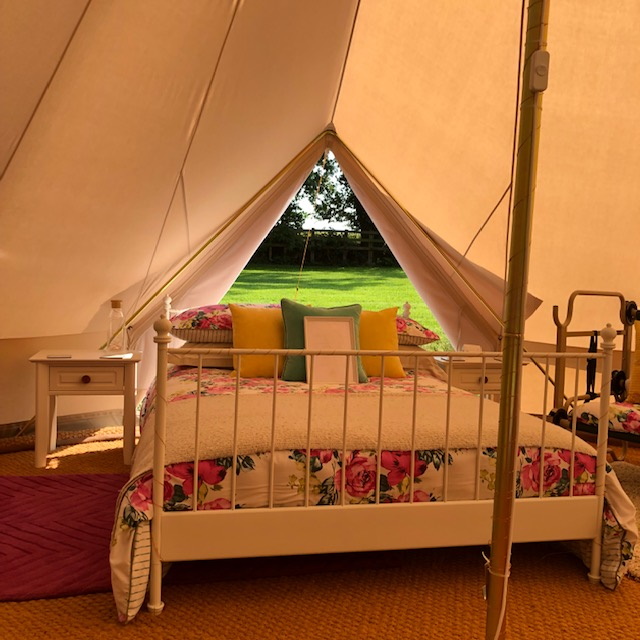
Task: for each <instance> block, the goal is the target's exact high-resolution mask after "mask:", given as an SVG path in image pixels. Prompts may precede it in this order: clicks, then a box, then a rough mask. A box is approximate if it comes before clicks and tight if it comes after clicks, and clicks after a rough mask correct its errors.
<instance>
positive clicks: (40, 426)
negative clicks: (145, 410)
mask: <svg viewBox="0 0 640 640" xmlns="http://www.w3.org/2000/svg"><path fill="white" fill-rule="evenodd" d="M106 355H109V352H105V351H78V350H75V349H70V350H60V349H58V350H56V351H53V350H47V351H39V352H38V353H36V354H35V355H34V356H32V357H31V358H29V360H30V361H31V362H33V363H35V365H36V446H35V449H36V451H35V462H36V467H38V468H42V467H45V466H46V464H47V453H50V452H52V451H54V450H55V448H56V439H57V435H58V421H57V405H58V396H118V395H121V396H124V411H123V417H122V422H123V427H124V444H123V452H124V462H125V464H131V456H132V455H133V448H134V445H135V428H136V400H135V397H136V365H137V364H138V362H140V359H141V357H142V356H141V354H140V353H139V352H132V355H131V357H130V358H128V359H116V358H113V357H110V358H104V356H106Z"/></svg>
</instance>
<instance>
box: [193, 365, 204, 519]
mask: <svg viewBox="0 0 640 640" xmlns="http://www.w3.org/2000/svg"><path fill="white" fill-rule="evenodd" d="M201 394H202V354H199V355H198V378H197V382H196V432H195V436H194V437H195V446H194V450H195V451H194V458H193V496H192V502H191V504H192V507H191V509H192V513H195V512H196V511H197V510H198V496H199V495H200V491H199V488H200V487H199V482H198V481H199V477H198V476H199V464H200V396H201Z"/></svg>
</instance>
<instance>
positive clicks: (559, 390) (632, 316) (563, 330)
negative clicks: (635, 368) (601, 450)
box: [553, 290, 640, 460]
mask: <svg viewBox="0 0 640 640" xmlns="http://www.w3.org/2000/svg"><path fill="white" fill-rule="evenodd" d="M579 297H599V298H617V299H618V300H619V301H620V308H619V319H620V325H621V327H620V328H618V329H617V330H616V335H617V336H622V354H621V365H620V369H619V370H617V371H612V372H611V373H610V374H609V375H611V374H613V376H614V377H615V378H616V384H615V385H613V386H612V385H610V387H609V388H610V393H611V394H614V395H616V396H617V398H620V399H621V400H624V398H625V397H626V391H625V389H624V385H625V382H626V381H627V380H628V378H629V375H630V372H631V358H632V349H631V344H632V332H633V325H634V323H635V321H636V317H637V311H638V308H637V305H636V303H635V302H634V301H632V300H627V299H626V298H625V296H624V295H623V294H622V293H620V292H618V291H592V290H577V291H574V292H573V293H571V295H570V296H569V298H568V301H567V315H566V317H565V320H564V321H561V320H560V317H559V312H558V305H554V307H553V321H554V323H555V325H556V351H558V352H565V351H566V350H567V339H568V338H575V337H585V338H588V337H592V336H593V335H594V333H596V334H597V331H594V330H575V329H572V330H569V325H570V324H571V321H572V319H573V310H574V304H575V302H576V299H577V298H579ZM593 364H595V363H593ZM566 368H567V359H564V358H563V359H560V360H558V361H557V364H556V370H555V388H554V396H553V405H554V410H553V419H554V422H555V423H556V424H559V425H561V426H563V427H565V428H572V425H573V424H575V427H573V428H575V429H577V431H579V432H583V433H589V434H592V435H596V434H597V433H598V430H599V427H598V428H597V427H595V426H593V425H590V424H587V423H585V422H583V421H581V420H580V419H579V418H577V417H576V418H575V419H572V418H571V417H570V416H569V412H570V411H571V409H572V408H575V407H576V406H577V404H578V403H579V402H581V401H589V400H593V399H594V398H596V397H598V395H599V394H596V393H592V392H590V391H589V389H587V392H586V393H585V394H579V393H578V389H577V386H576V388H575V389H574V393H573V395H572V396H570V397H566V395H565V380H566ZM576 368H577V367H576ZM602 375H603V376H604V375H605V372H604V371H603V372H602ZM576 382H577V377H576ZM612 382H613V381H612ZM587 387H589V381H588V382H587ZM614 387H615V388H614ZM608 437H609V439H612V440H619V441H620V442H621V443H622V455H621V456H616V454H615V453H614V452H613V451H612V450H611V451H610V453H611V455H612V457H613V458H614V459H616V460H624V458H625V456H626V453H627V447H628V443H629V442H631V443H634V444H640V436H639V435H637V434H634V433H626V432H623V431H616V430H613V429H610V430H609V434H608Z"/></svg>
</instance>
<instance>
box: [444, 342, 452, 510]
mask: <svg viewBox="0 0 640 640" xmlns="http://www.w3.org/2000/svg"><path fill="white" fill-rule="evenodd" d="M447 371H448V375H447V409H446V413H445V420H444V460H443V461H442V500H443V502H447V498H448V489H449V486H448V485H449V433H450V429H451V387H452V385H451V378H452V376H453V360H452V356H451V355H450V356H449V367H448V369H447Z"/></svg>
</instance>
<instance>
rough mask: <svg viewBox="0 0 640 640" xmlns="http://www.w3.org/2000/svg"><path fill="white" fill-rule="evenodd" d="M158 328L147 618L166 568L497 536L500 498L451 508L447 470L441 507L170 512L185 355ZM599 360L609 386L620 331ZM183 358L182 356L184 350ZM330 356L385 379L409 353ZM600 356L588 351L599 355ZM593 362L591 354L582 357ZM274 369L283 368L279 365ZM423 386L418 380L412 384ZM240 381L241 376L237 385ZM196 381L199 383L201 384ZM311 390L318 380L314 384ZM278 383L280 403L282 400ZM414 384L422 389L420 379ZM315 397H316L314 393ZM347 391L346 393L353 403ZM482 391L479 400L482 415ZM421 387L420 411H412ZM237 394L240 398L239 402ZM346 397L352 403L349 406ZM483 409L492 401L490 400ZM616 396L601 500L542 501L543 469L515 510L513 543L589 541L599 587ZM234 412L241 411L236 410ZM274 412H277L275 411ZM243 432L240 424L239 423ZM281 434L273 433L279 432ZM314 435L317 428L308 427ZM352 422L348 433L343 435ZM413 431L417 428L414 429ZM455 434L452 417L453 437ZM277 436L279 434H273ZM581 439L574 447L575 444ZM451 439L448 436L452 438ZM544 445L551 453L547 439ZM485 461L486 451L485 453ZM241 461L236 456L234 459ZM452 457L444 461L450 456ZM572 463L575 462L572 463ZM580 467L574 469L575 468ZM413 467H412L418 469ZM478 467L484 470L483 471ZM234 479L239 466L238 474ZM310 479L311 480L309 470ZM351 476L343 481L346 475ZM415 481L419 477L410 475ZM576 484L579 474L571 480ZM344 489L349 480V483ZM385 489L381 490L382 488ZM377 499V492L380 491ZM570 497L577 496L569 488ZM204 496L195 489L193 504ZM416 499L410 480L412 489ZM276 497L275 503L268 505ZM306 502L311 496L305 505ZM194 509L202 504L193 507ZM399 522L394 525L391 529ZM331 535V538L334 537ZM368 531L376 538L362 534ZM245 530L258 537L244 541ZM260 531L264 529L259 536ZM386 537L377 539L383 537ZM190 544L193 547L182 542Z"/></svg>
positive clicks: (600, 471)
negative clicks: (178, 359)
mask: <svg viewBox="0 0 640 640" xmlns="http://www.w3.org/2000/svg"><path fill="white" fill-rule="evenodd" d="M154 329H155V330H156V332H157V335H156V336H155V337H154V341H155V342H156V343H157V345H158V363H157V380H156V384H157V396H156V402H157V406H156V419H155V425H154V457H153V508H154V517H153V519H152V522H151V536H152V542H151V544H152V549H151V574H150V591H149V600H148V604H147V607H148V609H149V611H151V612H153V613H156V614H159V613H160V612H161V611H162V609H163V608H164V603H163V602H162V598H161V592H162V563H163V562H173V561H183V560H198V559H219V558H232V557H233V558H240V557H259V556H277V555H298V554H300V555H303V554H319V553H337V552H353V551H380V550H389V549H412V548H438V547H455V546H475V545H487V544H490V538H491V529H492V513H493V500H486V499H474V500H461V501H447V500H446V487H447V471H446V469H447V468H446V466H445V471H444V492H445V493H444V495H445V499H444V501H442V502H428V503H424V502H413V499H412V498H411V501H410V502H408V503H402V504H392V505H388V504H379V502H378V499H379V495H378V496H377V500H376V504H370V505H350V504H345V502H344V495H345V492H344V491H342V496H343V498H342V504H339V505H334V506H321V507H318V506H301V507H287V508H273V507H272V506H269V507H266V508H257V509H244V510H243V509H239V510H236V509H231V510H221V511H197V510H195V508H194V509H192V510H189V511H182V512H164V511H163V505H162V500H163V485H164V465H165V460H164V456H165V450H164V442H165V433H166V429H167V424H166V390H167V384H166V383H167V377H166V373H167V366H168V354H169V353H176V352H178V350H177V349H169V348H168V344H169V342H170V341H171V336H170V333H169V332H170V330H171V322H170V321H169V320H167V319H166V318H165V317H164V316H163V317H162V318H161V319H160V320H158V321H156V323H155V324H154ZM602 338H603V343H602V350H603V351H602V353H598V354H595V357H596V358H598V359H602V370H603V372H604V373H606V372H607V371H608V372H609V374H608V375H606V376H605V378H604V380H605V383H604V384H605V387H607V380H608V378H609V377H610V371H611V362H612V352H613V348H614V339H615V332H614V330H611V329H608V330H607V329H605V330H603V332H602ZM188 351H189V353H194V354H199V355H201V356H204V355H206V354H221V353H225V354H234V355H237V356H239V357H240V358H241V357H242V356H243V355H249V354H272V355H276V356H278V357H282V356H285V355H287V354H295V355H319V354H323V355H327V354H326V353H324V352H314V351H309V350H285V349H282V350H248V349H231V350H230V349H190V350H188ZM182 352H183V353H184V350H183V351H182ZM331 353H332V354H333V355H343V356H351V355H357V354H364V355H380V356H382V362H383V364H382V367H383V372H382V373H383V375H384V358H385V357H389V356H394V355H403V356H406V355H407V352H400V351H397V352H394V351H366V352H362V351H355V350H348V351H334V352H331ZM409 355H411V356H414V357H415V359H416V360H415V361H416V366H415V369H418V366H417V364H418V359H419V358H423V357H434V356H435V355H438V356H449V357H456V356H459V355H460V354H458V353H454V352H445V353H438V352H425V351H420V352H418V351H416V352H415V353H414V352H412V353H410V354H409ZM464 355H465V357H477V358H478V359H480V360H481V361H482V362H485V361H486V360H487V359H490V358H496V357H500V354H499V353H473V354H470V353H465V354H464ZM567 355H570V356H571V357H573V358H575V357H576V355H575V354H563V353H543V354H540V353H538V354H525V356H524V358H525V360H526V359H527V358H536V359H537V360H538V361H542V360H544V361H546V362H547V364H549V362H551V361H552V360H553V361H557V360H559V359H562V358H565V357H567ZM593 355H594V354H589V356H590V357H593ZM585 357H586V356H585ZM274 368H275V370H276V371H277V361H276V363H275V367H274ZM415 380H416V381H417V376H416V377H415ZM238 382H239V379H238ZM198 384H199V380H198ZM309 384H310V387H312V384H313V381H312V379H311V380H310V381H309ZM548 385H549V378H548V377H547V381H546V384H545V393H544V398H543V405H544V407H545V409H544V411H543V413H542V415H543V416H544V415H546V413H547V412H546V402H547V389H548ZM276 386H277V385H275V384H274V402H275V397H276V392H275V389H276ZM416 387H417V382H416ZM383 388H384V385H381V392H380V403H381V406H382V402H383V397H384V393H383ZM448 390H449V394H448V400H447V402H451V395H450V392H451V375H450V374H449V383H448ZM310 396H311V394H310ZM348 396H349V394H345V398H348ZM483 396H484V394H480V396H479V403H480V404H479V406H480V418H479V424H480V423H481V419H482V407H483V403H484V402H485V400H484V397H483ZM415 397H416V391H415V390H414V414H415ZM237 402H238V397H237V396H236V403H237ZM346 402H347V401H346V400H345V404H346ZM486 402H490V401H489V400H486ZM608 402H609V393H608V390H607V389H606V388H605V389H603V392H602V395H601V416H602V417H601V419H600V429H599V433H598V444H597V468H596V491H595V495H588V496H573V495H570V496H567V497H553V498H549V497H543V485H544V483H543V481H542V480H543V478H542V474H543V470H544V465H540V466H541V469H540V476H541V477H540V487H541V489H540V495H539V496H538V497H534V498H526V499H519V500H516V503H515V509H514V521H513V522H514V527H513V541H514V542H540V541H552V540H554V541H555V540H591V542H592V546H591V563H590V571H589V573H588V577H589V580H591V581H592V582H599V580H600V562H601V555H602V549H601V545H602V541H601V535H602V513H603V507H604V483H605V474H606V452H607V423H606V417H607V415H608ZM236 406H237V404H236ZM274 415H275V412H274ZM198 424H199V416H198V409H196V451H195V452H194V460H195V462H194V475H197V464H198V463H197V461H198V459H199V451H198V429H199V426H198ZM546 424H548V423H547V422H546V420H545V418H544V417H542V418H541V429H542V432H543V434H544V429H545V425H546ZM236 428H237V425H236ZM274 428H275V426H274ZM308 429H310V427H308ZM346 429H347V427H346V424H345V427H344V430H345V438H346ZM414 429H415V426H414ZM448 432H449V423H448V419H447V425H446V433H447V434H448ZM272 433H273V432H272ZM480 438H481V429H480V428H479V433H478V450H479V449H480V446H479V444H480ZM575 439H576V436H575V432H574V438H573V440H572V442H573V443H574V444H573V445H572V446H575ZM445 440H446V442H448V435H446V436H445ZM541 448H544V435H543V438H542V443H541ZM414 452H415V448H413V449H412V456H411V459H412V460H413V459H414V458H415V455H414ZM445 456H446V457H447V456H448V445H446V446H445ZM478 457H479V454H478ZM234 458H235V456H234ZM378 459H380V440H379V442H378ZM445 459H446V458H445ZM571 459H572V460H573V459H574V455H572V456H571ZM571 464H572V467H573V462H572V463H571ZM412 466H413V465H412ZM476 468H478V467H476ZM233 471H234V475H235V467H234V470H233ZM307 473H309V471H308V469H307ZM345 475H346V474H343V475H342V477H343V478H344V476H345ZM411 477H413V473H411ZM570 477H571V487H572V486H573V473H572V472H571V473H570ZM343 483H344V480H343ZM376 484H377V485H378V486H379V483H378V482H377V481H376ZM376 493H377V494H379V492H378V491H377V492H376ZM570 493H572V491H570ZM196 494H197V492H194V500H196V499H197V497H196ZM409 495H410V496H413V480H411V488H410V492H409ZM232 499H233V500H234V499H235V487H234V488H232ZM271 502H272V499H271V500H270V503H271ZM306 503H307V504H308V493H307V498H306ZM194 507H195V505H194ZM391 525H392V526H391ZM326 531H331V532H332V535H331V536H327V535H326V533H325V532H326ZM362 531H367V532H369V533H370V534H371V535H368V536H362V534H361V532H362ZM247 532H254V534H253V535H247ZM255 532H259V535H256V534H255ZM376 532H380V535H376ZM185 540H188V541H189V542H188V544H185V543H184V541H185Z"/></svg>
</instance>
